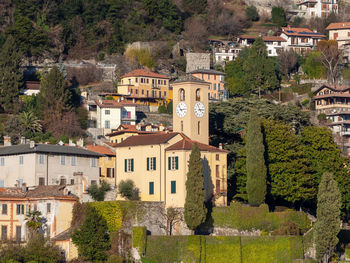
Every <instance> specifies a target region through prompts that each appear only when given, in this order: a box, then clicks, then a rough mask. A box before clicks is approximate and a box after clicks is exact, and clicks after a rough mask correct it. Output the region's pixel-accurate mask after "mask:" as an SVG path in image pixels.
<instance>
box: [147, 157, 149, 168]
mask: <svg viewBox="0 0 350 263" xmlns="http://www.w3.org/2000/svg"><path fill="white" fill-rule="evenodd" d="M147 171H149V158H147Z"/></svg>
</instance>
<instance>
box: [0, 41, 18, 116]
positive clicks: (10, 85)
mask: <svg viewBox="0 0 350 263" xmlns="http://www.w3.org/2000/svg"><path fill="white" fill-rule="evenodd" d="M21 61H22V55H21V53H20V52H19V48H18V46H17V45H16V42H15V40H14V38H13V37H12V36H11V35H10V36H8V37H7V39H6V42H5V44H4V45H3V47H2V50H1V53H0V107H1V108H2V109H4V110H6V111H11V110H12V109H13V105H14V100H15V98H16V97H18V95H19V92H20V90H21V87H22V84H23V83H22V78H23V74H22V71H21Z"/></svg>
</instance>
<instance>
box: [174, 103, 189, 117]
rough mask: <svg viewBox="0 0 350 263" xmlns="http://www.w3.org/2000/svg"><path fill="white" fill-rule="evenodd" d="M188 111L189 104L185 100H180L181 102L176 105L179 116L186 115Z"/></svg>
mask: <svg viewBox="0 0 350 263" xmlns="http://www.w3.org/2000/svg"><path fill="white" fill-rule="evenodd" d="M186 113H187V105H186V103H184V102H180V103H179V104H177V106H176V114H177V116H179V117H180V118H183V117H185V115H186Z"/></svg>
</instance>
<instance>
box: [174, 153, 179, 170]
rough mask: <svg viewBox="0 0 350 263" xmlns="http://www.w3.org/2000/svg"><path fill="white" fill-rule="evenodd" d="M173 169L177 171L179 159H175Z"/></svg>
mask: <svg viewBox="0 0 350 263" xmlns="http://www.w3.org/2000/svg"><path fill="white" fill-rule="evenodd" d="M175 169H176V170H179V157H177V156H176V157H175Z"/></svg>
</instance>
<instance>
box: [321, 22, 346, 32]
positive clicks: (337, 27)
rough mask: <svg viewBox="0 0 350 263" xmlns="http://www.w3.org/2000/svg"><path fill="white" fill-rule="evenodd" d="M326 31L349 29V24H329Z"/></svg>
mask: <svg viewBox="0 0 350 263" xmlns="http://www.w3.org/2000/svg"><path fill="white" fill-rule="evenodd" d="M326 29H327V30H332V29H350V22H340V23H331V24H329V26H328V27H327V28H326Z"/></svg>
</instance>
